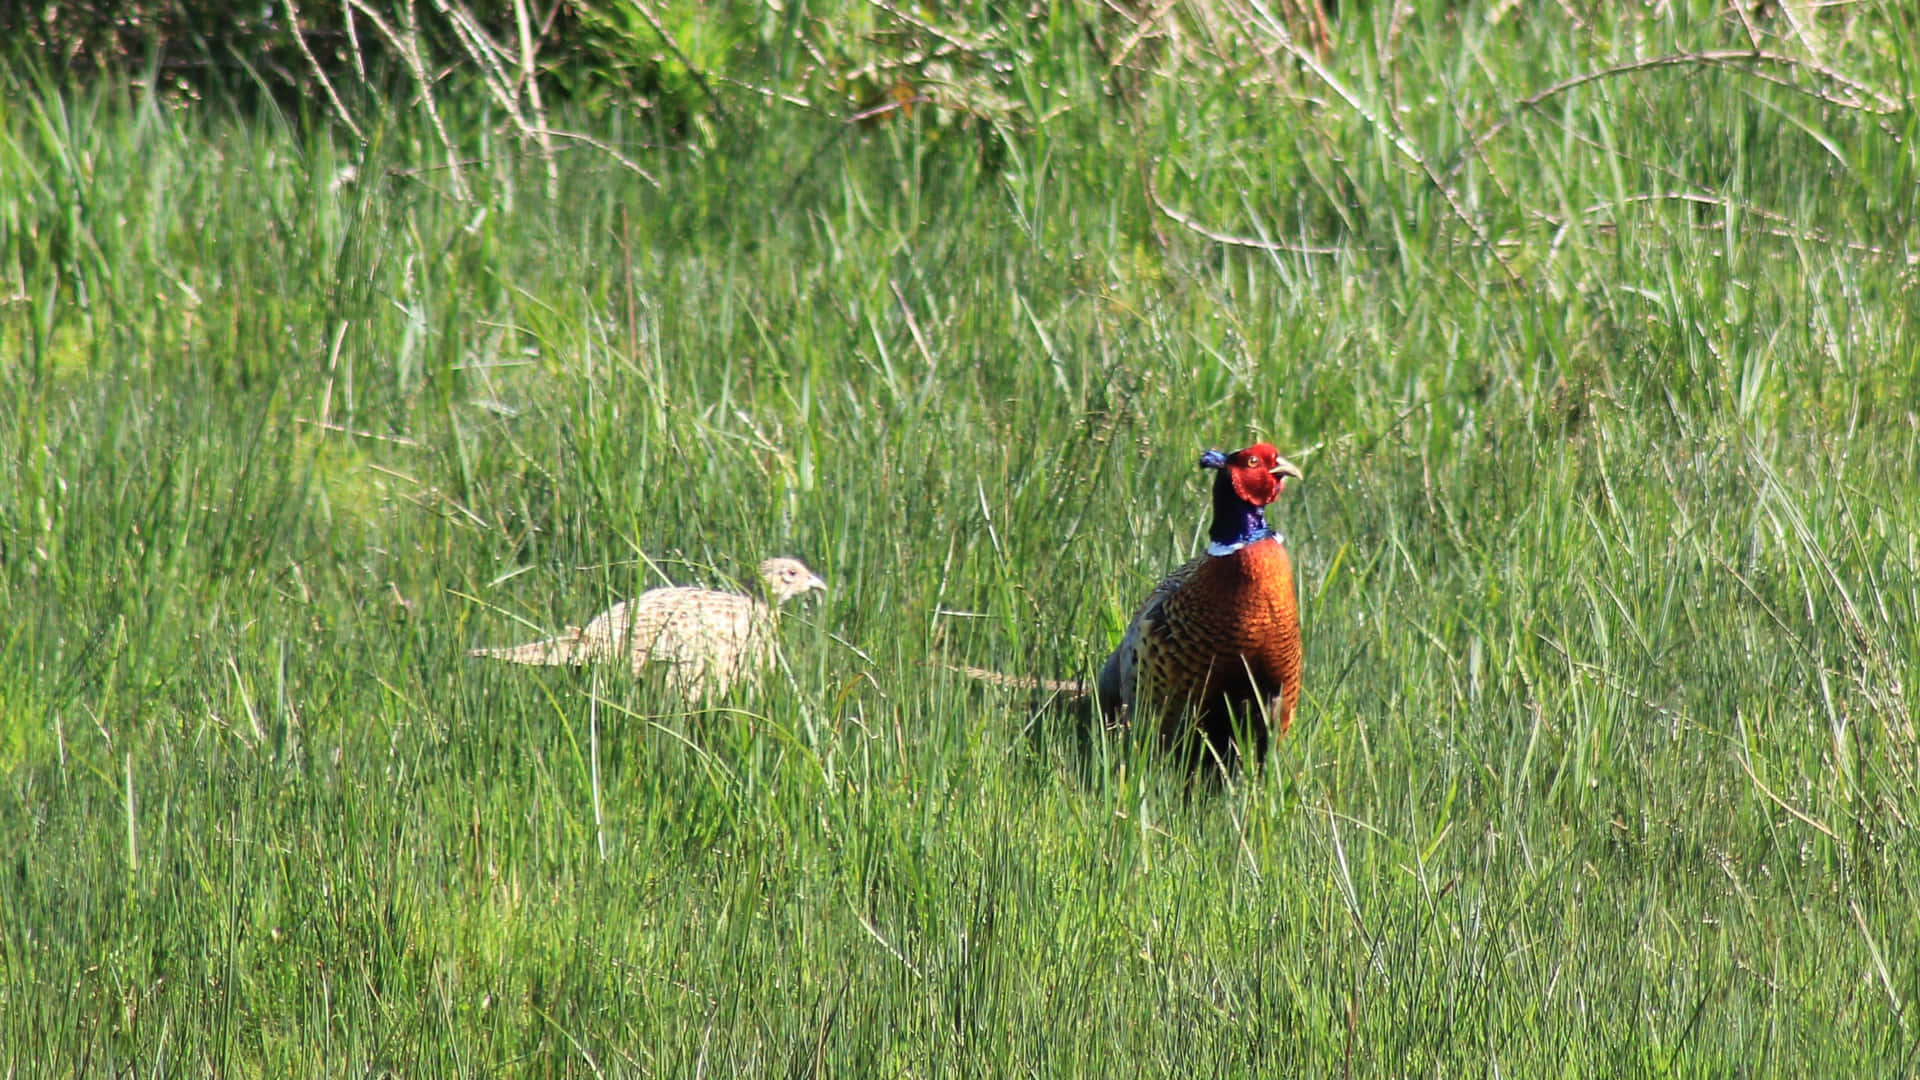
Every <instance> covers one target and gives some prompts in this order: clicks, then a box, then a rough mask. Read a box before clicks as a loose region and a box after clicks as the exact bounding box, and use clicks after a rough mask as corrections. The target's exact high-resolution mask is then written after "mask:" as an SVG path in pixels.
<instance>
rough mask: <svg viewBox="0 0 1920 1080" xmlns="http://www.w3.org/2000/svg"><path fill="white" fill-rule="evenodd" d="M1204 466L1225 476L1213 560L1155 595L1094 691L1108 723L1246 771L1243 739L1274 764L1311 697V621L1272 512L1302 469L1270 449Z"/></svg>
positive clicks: (1184, 570)
mask: <svg viewBox="0 0 1920 1080" xmlns="http://www.w3.org/2000/svg"><path fill="white" fill-rule="evenodd" d="M1200 466H1201V467H1202V468H1205V469H1214V470H1218V474H1217V475H1216V476H1215V477H1214V482H1213V527H1212V528H1211V529H1210V530H1208V533H1207V538H1208V544H1207V551H1206V554H1204V555H1201V556H1200V557H1198V558H1196V559H1194V560H1192V561H1191V562H1188V563H1187V564H1186V565H1185V566H1182V567H1180V568H1179V569H1178V570H1175V571H1174V572H1173V573H1172V574H1169V575H1168V576H1167V578H1166V579H1165V580H1164V581H1162V582H1160V584H1159V585H1158V586H1157V587H1156V588H1155V589H1154V590H1153V593H1152V594H1151V595H1150V596H1148V597H1147V602H1146V603H1145V604H1144V605H1142V607H1141V608H1140V611H1139V613H1138V614H1136V615H1135V616H1134V617H1133V622H1132V624H1131V625H1129V626H1128V627H1127V632H1126V636H1125V637H1123V638H1122V639H1121V641H1120V647H1119V648H1117V649H1115V650H1114V651H1113V655H1112V656H1110V657H1108V658H1107V662H1106V665H1105V666H1104V667H1103V668H1101V669H1100V677H1099V680H1098V681H1097V682H1096V684H1095V686H1096V689H1097V690H1098V692H1099V696H1100V708H1101V710H1102V711H1103V712H1104V713H1105V714H1106V716H1107V719H1108V721H1109V722H1126V723H1130V722H1132V720H1133V719H1134V718H1135V717H1138V716H1142V715H1145V716H1150V717H1152V718H1153V719H1154V720H1155V721H1156V722H1157V723H1158V725H1159V731H1160V741H1161V744H1162V745H1163V746H1165V747H1166V748H1168V749H1170V750H1174V751H1176V752H1179V753H1183V754H1184V755H1186V756H1187V757H1188V759H1189V761H1190V762H1191V763H1192V764H1193V765H1199V764H1202V763H1204V762H1206V761H1209V760H1211V761H1214V762H1215V763H1217V764H1218V765H1219V766H1221V767H1222V768H1231V767H1232V766H1233V765H1234V764H1236V763H1237V761H1238V759H1239V755H1238V753H1237V752H1236V738H1235V736H1236V734H1237V733H1239V732H1245V733H1246V734H1247V735H1249V736H1250V737H1251V739H1252V742H1253V745H1252V747H1251V750H1252V754H1253V760H1254V763H1255V764H1256V765H1264V764H1265V762H1266V756H1267V743H1268V741H1269V730H1268V725H1269V724H1271V725H1272V729H1273V731H1272V733H1273V735H1274V736H1278V735H1283V734H1285V733H1286V730H1287V727H1288V726H1289V725H1291V724H1292V723H1293V710H1294V705H1295V703H1296V702H1298V701H1299V698H1300V660H1301V653H1300V613H1299V608H1298V606H1297V604H1296V602H1295V599H1294V589H1293V562H1292V560H1291V559H1290V558H1289V557H1288V556H1287V548H1286V545H1285V543H1284V542H1283V540H1282V538H1281V537H1280V536H1279V535H1278V534H1277V533H1275V532H1274V531H1273V530H1272V529H1270V528H1268V527H1267V519H1266V513H1265V509H1264V508H1265V507H1266V506H1267V505H1268V504H1270V503H1272V502H1273V501H1274V500H1275V499H1277V498H1279V497H1280V492H1281V490H1282V489H1283V488H1284V487H1285V486H1286V479H1287V477H1293V478H1294V479H1296V480H1297V479H1299V478H1300V470H1299V468H1297V467H1296V466H1295V465H1294V464H1293V463H1292V462H1290V461H1288V460H1286V459H1285V458H1283V457H1281V456H1280V454H1279V452H1278V451H1276V450H1275V449H1274V448H1273V447H1272V446H1270V445H1268V444H1267V443H1257V444H1255V445H1253V446H1249V447H1247V448H1246V449H1244V450H1236V451H1234V452H1233V453H1231V454H1222V453H1221V452H1220V451H1218V450H1209V451H1207V452H1206V453H1205V454H1203V455H1201V457H1200Z"/></svg>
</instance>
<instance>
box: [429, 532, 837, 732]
mask: <svg viewBox="0 0 1920 1080" xmlns="http://www.w3.org/2000/svg"><path fill="white" fill-rule="evenodd" d="M760 580H761V581H762V582H763V583H764V584H765V585H766V589H767V599H768V600H770V601H772V604H771V605H769V604H766V603H762V602H761V601H759V600H757V599H755V598H753V597H751V596H745V595H742V594H740V593H731V592H721V591H720V590H717V589H698V588H687V587H682V586H667V587H663V588H658V589H648V590H647V591H646V592H643V593H641V594H640V595H639V597H637V598H636V599H634V600H632V601H630V602H627V603H621V604H615V605H614V606H613V607H611V608H609V609H608V610H606V611H605V612H603V613H601V614H600V615H598V616H595V617H594V619H593V621H591V622H589V623H587V625H585V626H569V627H567V628H566V630H564V631H562V632H561V633H560V634H558V635H556V636H554V637H551V638H547V639H546V640H544V641H535V642H532V643H530V644H526V645H509V646H505V647H501V648H491V649H470V650H468V652H467V655H469V656H485V657H492V658H493V659H496V660H505V661H508V662H509V663H515V664H573V665H579V664H585V663H588V662H590V661H604V660H618V659H620V658H622V657H625V658H626V659H627V660H628V662H629V663H631V664H632V666H633V673H634V674H635V675H639V674H641V673H642V672H643V671H645V670H646V668H647V667H648V666H649V665H660V666H661V667H663V668H664V669H665V674H666V676H667V679H668V680H669V682H670V683H671V684H672V685H673V686H674V687H675V688H676V689H678V690H679V691H680V693H681V694H682V696H683V697H685V698H686V700H688V701H689V702H692V701H696V700H698V699H699V698H700V697H701V696H702V695H704V694H707V693H713V694H716V695H718V694H722V693H725V692H726V690H727V688H728V687H729V686H731V685H733V683H734V680H735V679H737V678H740V677H743V676H744V677H754V676H757V675H758V674H759V673H760V671H761V669H763V668H765V667H766V666H767V665H768V664H769V663H771V662H772V659H773V632H774V622H775V618H774V615H775V611H776V610H777V609H778V608H779V606H780V605H781V604H783V603H785V602H786V601H788V600H791V599H792V598H794V597H796V596H799V595H800V594H801V593H804V592H807V591H808V590H810V589H825V588H826V587H827V583H826V582H824V581H822V580H820V576H819V575H818V574H815V573H814V572H813V571H811V570H809V569H807V566H806V564H805V563H803V562H801V561H800V560H798V559H786V558H781V559H768V560H767V561H765V562H763V563H761V564H760Z"/></svg>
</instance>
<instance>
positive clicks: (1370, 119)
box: [1247, 0, 1520, 282]
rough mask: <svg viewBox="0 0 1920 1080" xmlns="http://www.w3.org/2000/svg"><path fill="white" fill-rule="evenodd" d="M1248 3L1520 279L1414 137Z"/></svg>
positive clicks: (1513, 278) (1258, 5)
mask: <svg viewBox="0 0 1920 1080" xmlns="http://www.w3.org/2000/svg"><path fill="white" fill-rule="evenodd" d="M1247 2H1248V4H1249V5H1251V7H1252V8H1253V10H1254V11H1255V12H1257V13H1258V14H1259V16H1260V18H1259V20H1257V21H1258V22H1263V23H1265V25H1266V29H1267V32H1268V33H1269V34H1271V35H1272V36H1273V39H1274V40H1275V41H1277V42H1279V43H1280V47H1281V48H1282V49H1285V50H1286V51H1287V55H1289V56H1291V57H1293V58H1294V60H1295V61H1296V62H1298V63H1299V64H1300V65H1301V66H1302V67H1304V68H1306V69H1307V70H1308V71H1309V72H1311V73H1312V74H1313V77H1314V78H1316V79H1319V80H1320V81H1321V82H1322V83H1325V84H1326V86H1327V88H1328V89H1329V90H1332V91H1333V92H1334V94H1336V95H1337V96H1338V97H1339V98H1340V99H1341V100H1342V101H1345V102H1346V103H1347V107H1348V108H1350V109H1352V110H1353V111H1354V112H1356V113H1359V114H1360V118H1361V119H1362V120H1365V121H1366V122H1367V123H1368V124H1369V125H1370V126H1372V127H1373V128H1375V129H1376V130H1378V131H1380V132H1381V133H1382V134H1384V135H1385V136H1386V137H1387V142H1388V143H1389V144H1390V145H1391V146H1392V147H1393V148H1394V149H1395V150H1398V151H1400V153H1401V155H1402V156H1404V157H1405V158H1406V159H1407V160H1408V161H1411V162H1413V163H1414V165H1415V166H1416V167H1418V168H1419V170H1420V172H1421V174H1422V175H1423V176H1425V177H1426V178H1427V182H1428V183H1429V184H1432V185H1433V188H1434V190H1435V191H1438V192H1439V193H1440V197H1441V198H1442V199H1445V200H1446V203H1447V208H1448V209H1449V210H1451V211H1453V216H1454V217H1456V218H1458V219H1460V223H1461V224H1463V225H1465V226H1466V227H1467V228H1468V230H1470V231H1471V232H1472V233H1473V235H1474V239H1476V240H1478V241H1480V246H1482V247H1484V248H1485V249H1486V250H1487V252H1488V254H1490V255H1492V256H1493V258H1494V261H1495V262H1497V263H1499V264H1500V269H1501V270H1502V271H1504V272H1505V273H1506V275H1507V280H1508V281H1510V282H1518V281H1519V280H1520V275H1519V273H1518V272H1516V271H1515V270H1514V268H1513V265H1512V264H1511V263H1509V262H1508V261H1507V257H1506V256H1505V255H1502V254H1501V253H1500V248H1499V246H1498V245H1496V244H1495V243H1494V242H1493V238H1492V237H1491V236H1489V235H1487V230H1486V226H1484V225H1483V224H1481V222H1480V219H1479V218H1477V217H1475V216H1474V215H1473V214H1471V213H1469V212H1468V210H1467V208H1466V207H1465V206H1463V205H1461V203H1460V196H1459V194H1458V193H1457V192H1455V191H1454V190H1453V188H1452V187H1450V186H1449V185H1448V184H1447V182H1446V181H1445V180H1444V179H1442V178H1441V176H1440V174H1439V173H1438V172H1436V171H1434V168H1433V164H1432V162H1429V161H1428V160H1427V157H1426V155H1425V154H1422V153H1421V152H1420V148H1419V147H1417V146H1415V145H1413V140H1411V139H1409V138H1407V136H1406V133H1405V132H1404V131H1402V130H1401V128H1400V126H1399V124H1397V123H1390V122H1389V120H1388V119H1385V118H1383V117H1382V116H1381V115H1379V114H1377V113H1375V112H1374V110H1373V109H1371V108H1369V107H1368V106H1367V104H1366V103H1365V102H1363V101H1361V100H1360V97H1359V95H1358V94H1355V93H1354V92H1353V91H1351V90H1349V89H1347V87H1346V84H1344V83H1342V82H1341V81H1340V80H1339V79H1338V78H1337V77H1335V75H1334V74H1333V72H1331V71H1329V70H1327V67H1326V65H1325V64H1322V63H1321V62H1320V58H1319V57H1317V56H1315V55H1314V54H1313V52H1312V51H1311V50H1309V49H1303V48H1301V47H1300V45H1299V43H1298V42H1296V41H1294V40H1293V34H1292V33H1291V32H1290V31H1288V30H1287V27H1286V24H1285V23H1283V22H1281V21H1280V20H1279V19H1276V18H1275V17H1274V15H1273V12H1271V11H1269V10H1268V9H1267V5H1266V4H1265V3H1264V2H1263V0H1247Z"/></svg>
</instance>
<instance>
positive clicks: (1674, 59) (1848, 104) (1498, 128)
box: [1447, 49, 1906, 176]
mask: <svg viewBox="0 0 1920 1080" xmlns="http://www.w3.org/2000/svg"><path fill="white" fill-rule="evenodd" d="M1696 64H1697V65H1702V66H1707V67H1734V66H1737V65H1740V64H1776V65H1779V66H1781V67H1786V68H1794V69H1800V70H1805V71H1809V72H1812V73H1813V74H1815V75H1818V76H1820V77H1822V78H1825V79H1830V80H1832V81H1833V82H1836V83H1839V84H1840V85H1841V86H1843V87H1845V88H1846V89H1848V90H1849V91H1852V92H1853V93H1854V94H1855V95H1856V96H1858V97H1861V98H1871V99H1872V100H1873V102H1874V104H1872V105H1870V104H1868V103H1867V102H1865V101H1860V100H1855V101H1849V100H1846V99H1845V98H1838V97H1834V96H1833V95H1831V94H1823V93H1820V92H1818V91H1816V90H1810V89H1808V88H1806V87H1803V86H1800V85H1799V84H1797V83H1793V82H1789V81H1787V80H1784V79H1779V78H1776V77H1773V76H1770V75H1767V74H1765V73H1762V72H1759V71H1751V70H1749V73H1750V74H1752V75H1754V76H1755V77H1757V78H1762V79H1765V80H1766V81H1768V82H1771V83H1774V84H1776V85H1779V86H1784V87H1786V88H1787V89H1790V90H1795V91H1798V92H1800V93H1803V94H1807V95H1809V96H1811V97H1814V98H1818V99H1819V100H1821V101H1824V102H1826V103H1827V104H1829V105H1838V106H1840V107H1841V108H1843V109H1857V110H1859V111H1861V112H1867V113H1872V114H1874V115H1876V116H1888V115H1891V114H1893V113H1897V112H1899V111H1900V110H1902V109H1904V108H1906V105H1905V104H1904V103H1903V102H1901V101H1899V100H1897V99H1895V98H1892V97H1888V96H1887V95H1886V94H1883V93H1881V92H1880V91H1878V90H1875V89H1874V88H1872V87H1871V86H1868V85H1867V84H1865V83H1863V82H1860V81H1859V80H1857V79H1852V78H1849V77H1847V76H1845V75H1842V74H1841V73H1840V72H1838V71H1835V70H1834V69H1832V68H1830V67H1827V66H1826V65H1825V64H1821V63H1817V62H1815V61H1811V60H1801V59H1799V58H1798V57H1793V56H1787V55H1785V54H1783V53H1775V52H1767V51H1765V50H1762V49H1714V50H1709V51H1706V52H1692V53H1675V54H1673V55H1671V56H1655V57H1651V58H1649V59H1646V60H1636V61H1633V62H1632V63H1627V64H1615V65H1614V66H1612V67H1609V68H1601V69H1600V70H1598V71H1589V72H1585V73H1583V74H1580V75H1575V76H1573V77H1571V78H1567V79H1562V80H1560V81H1559V82H1557V83H1554V84H1553V85H1552V86H1549V87H1547V88H1546V89H1544V90H1541V91H1539V92H1537V93H1534V94H1530V95H1528V96H1527V97H1524V98H1521V99H1520V100H1519V101H1516V102H1514V103H1513V107H1512V108H1511V109H1509V110H1508V111H1507V115H1505V116H1503V117H1501V118H1500V119H1499V120H1496V121H1494V122H1493V123H1492V124H1490V125H1488V127H1487V128H1486V130H1484V131H1482V132H1480V133H1479V134H1477V135H1474V136H1473V137H1472V138H1470V139H1468V140H1467V147H1466V149H1467V150H1474V149H1478V148H1479V146H1480V144H1481V143H1484V142H1486V141H1487V140H1489V139H1491V138H1493V137H1494V136H1495V135H1498V134H1500V133H1501V132H1502V131H1505V130H1506V129H1507V128H1508V127H1511V126H1512V124H1513V122H1514V120H1515V119H1516V118H1517V117H1518V115H1519V113H1520V112H1521V111H1523V110H1528V109H1535V108H1538V107H1539V106H1540V105H1541V103H1542V102H1545V101H1546V100H1547V99H1549V98H1553V97H1557V96H1559V95H1561V94H1564V93H1566V92H1567V91H1569V90H1572V89H1574V88H1576V87H1581V86H1585V85H1587V84H1588V83H1591V82H1599V81H1600V80H1602V79H1611V78H1614V77H1616V76H1620V75H1631V74H1634V73H1636V72H1641V71H1652V70H1654V69H1655V68H1665V67H1684V66H1689V65H1696ZM1875 105H1877V106H1878V107H1877V108H1876V107H1874V106H1875ZM1465 162H1466V153H1465V152H1464V151H1463V152H1462V153H1460V154H1458V155H1456V156H1455V159H1454V162H1453V164H1451V165H1449V166H1448V167H1447V175H1448V176H1452V175H1453V174H1454V173H1457V172H1459V171H1460V167H1461V165H1463V164H1465Z"/></svg>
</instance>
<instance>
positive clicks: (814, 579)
mask: <svg viewBox="0 0 1920 1080" xmlns="http://www.w3.org/2000/svg"><path fill="white" fill-rule="evenodd" d="M809 589H819V590H820V591H821V592H826V591H827V583H826V581H824V580H823V579H822V578H821V577H820V575H819V574H810V575H808V576H807V580H806V582H805V583H803V584H802V585H801V586H800V591H801V592H806V591H807V590H809Z"/></svg>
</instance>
